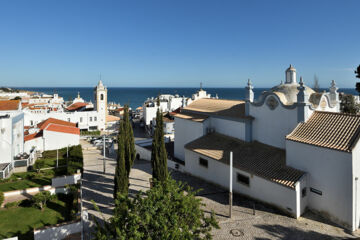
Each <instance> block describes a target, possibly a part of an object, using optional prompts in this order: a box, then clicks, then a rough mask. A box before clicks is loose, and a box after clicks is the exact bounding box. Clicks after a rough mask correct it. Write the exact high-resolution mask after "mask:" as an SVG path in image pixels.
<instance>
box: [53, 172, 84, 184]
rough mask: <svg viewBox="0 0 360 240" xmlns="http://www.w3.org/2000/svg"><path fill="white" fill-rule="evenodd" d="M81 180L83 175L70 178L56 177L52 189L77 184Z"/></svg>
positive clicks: (78, 174)
mask: <svg viewBox="0 0 360 240" xmlns="http://www.w3.org/2000/svg"><path fill="white" fill-rule="evenodd" d="M80 179H81V173H77V174H74V175H70V176H62V177H56V178H53V179H52V180H51V186H52V187H63V186H65V185H72V184H77V183H78V182H79V180H80Z"/></svg>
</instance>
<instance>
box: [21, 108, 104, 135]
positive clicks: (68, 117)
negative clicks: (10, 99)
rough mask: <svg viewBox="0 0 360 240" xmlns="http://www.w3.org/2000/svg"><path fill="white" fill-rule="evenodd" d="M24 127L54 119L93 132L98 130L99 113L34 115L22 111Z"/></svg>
mask: <svg viewBox="0 0 360 240" xmlns="http://www.w3.org/2000/svg"><path fill="white" fill-rule="evenodd" d="M24 114H25V117H24V120H25V126H35V125H37V124H38V123H40V122H42V121H44V120H46V119H48V118H56V119H60V120H63V121H67V122H72V123H76V124H78V127H79V128H80V129H81V130H94V129H97V128H99V129H100V125H101V123H100V121H99V113H98V112H97V111H84V112H53V111H51V112H41V113H34V112H31V111H28V110H27V109H25V110H24Z"/></svg>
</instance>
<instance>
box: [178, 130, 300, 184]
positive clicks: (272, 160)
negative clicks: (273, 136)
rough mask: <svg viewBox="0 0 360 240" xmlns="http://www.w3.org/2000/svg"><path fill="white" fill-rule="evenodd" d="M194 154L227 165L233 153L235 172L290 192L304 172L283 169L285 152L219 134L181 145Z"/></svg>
mask: <svg viewBox="0 0 360 240" xmlns="http://www.w3.org/2000/svg"><path fill="white" fill-rule="evenodd" d="M185 148H186V149H189V150H191V151H193V152H196V153H198V154H201V155H204V156H207V157H209V158H212V159H214V160H217V161H221V162H223V163H225V164H229V162H230V161H229V155H230V151H232V152H233V164H234V167H235V168H238V169H240V170H243V171H245V172H249V173H251V174H254V175H257V176H259V177H262V178H265V179H268V180H270V181H273V182H276V183H279V184H282V185H284V186H286V187H290V188H292V189H294V188H295V183H296V182H297V181H298V180H299V179H300V178H301V177H302V176H303V175H304V172H302V171H300V170H297V169H295V168H291V167H288V166H286V160H285V151H284V150H282V149H279V148H275V147H271V146H269V145H265V144H262V143H259V142H251V143H249V142H244V141H241V140H239V139H236V138H232V137H228V136H225V135H222V134H219V133H212V134H208V135H205V136H203V137H201V138H199V139H196V140H195V141H192V142H190V143H188V144H186V145H185Z"/></svg>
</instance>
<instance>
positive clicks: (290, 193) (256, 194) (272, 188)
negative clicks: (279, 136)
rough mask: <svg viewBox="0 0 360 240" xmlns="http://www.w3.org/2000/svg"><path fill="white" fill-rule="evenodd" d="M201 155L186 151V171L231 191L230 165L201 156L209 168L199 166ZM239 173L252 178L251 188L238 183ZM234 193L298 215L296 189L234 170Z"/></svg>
mask: <svg viewBox="0 0 360 240" xmlns="http://www.w3.org/2000/svg"><path fill="white" fill-rule="evenodd" d="M200 156H201V155H199V154H196V153H194V152H192V151H189V150H187V149H186V150H185V171H186V172H187V173H189V174H191V175H194V176H197V177H200V178H202V179H204V180H206V181H209V182H212V183H215V184H218V185H220V186H222V187H224V188H226V189H229V165H226V164H224V163H222V162H219V161H216V160H213V159H211V158H208V157H205V156H201V157H202V158H204V159H207V160H208V168H205V167H203V166H201V165H200V164H199V157H200ZM237 173H240V174H242V175H245V176H248V177H249V178H250V184H249V186H246V185H244V184H242V183H239V182H237ZM233 191H234V192H237V193H240V194H244V195H247V196H250V197H252V198H254V199H258V200H260V201H263V202H267V203H270V204H273V205H276V206H277V207H279V208H282V209H283V210H285V211H288V212H289V213H291V214H293V215H294V216H295V215H296V209H297V202H296V200H297V194H296V191H295V190H294V189H290V188H288V187H285V186H282V185H280V184H277V183H275V182H271V181H269V180H266V179H264V178H260V177H258V176H256V175H251V174H249V173H247V172H244V171H241V170H239V169H236V168H234V169H233Z"/></svg>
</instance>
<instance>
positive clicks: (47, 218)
mask: <svg viewBox="0 0 360 240" xmlns="http://www.w3.org/2000/svg"><path fill="white" fill-rule="evenodd" d="M77 196H78V195H74V194H68V195H65V194H58V195H57V197H56V198H55V199H53V200H50V201H49V202H48V203H47V206H46V207H44V208H43V210H40V209H39V208H37V207H35V206H33V205H32V203H31V201H30V200H23V201H20V202H15V203H11V204H8V205H7V208H3V209H0V219H1V221H0V238H8V237H15V236H18V237H19V240H28V239H29V240H30V239H34V232H33V229H34V228H41V227H44V226H49V225H54V224H58V223H61V222H64V221H71V220H75V219H76V215H75V214H74V212H75V211H77V210H78V209H77V207H76V206H75V204H74V201H77V200H75V199H74V197H76V198H77Z"/></svg>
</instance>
